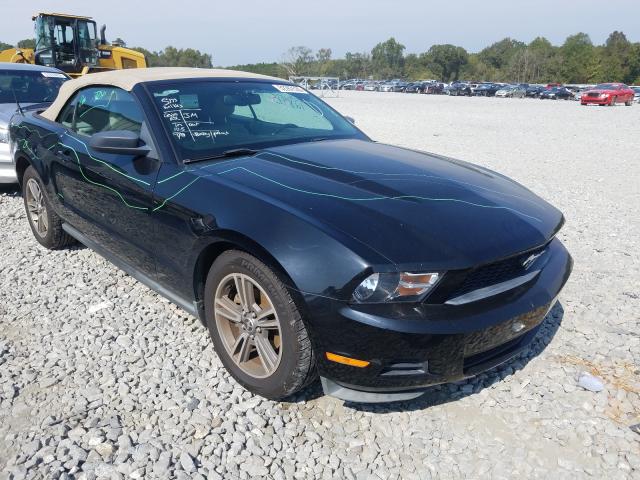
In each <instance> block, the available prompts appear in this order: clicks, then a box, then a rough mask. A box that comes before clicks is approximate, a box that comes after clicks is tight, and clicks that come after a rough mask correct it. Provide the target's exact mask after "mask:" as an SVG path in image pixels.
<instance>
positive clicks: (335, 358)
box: [326, 352, 369, 368]
mask: <svg viewBox="0 0 640 480" xmlns="http://www.w3.org/2000/svg"><path fill="white" fill-rule="evenodd" d="M326 356H327V360H331V361H332V362H336V363H342V364H343V365H349V366H351V367H358V368H364V367H367V366H369V362H367V361H366V360H358V359H356V358H349V357H345V356H342V355H338V354H336V353H331V352H326Z"/></svg>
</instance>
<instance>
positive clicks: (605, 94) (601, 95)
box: [600, 93, 609, 98]
mask: <svg viewBox="0 0 640 480" xmlns="http://www.w3.org/2000/svg"><path fill="white" fill-rule="evenodd" d="M608 96H609V94H608V93H601V94H600V98H607V97H608Z"/></svg>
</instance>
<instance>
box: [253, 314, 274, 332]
mask: <svg viewBox="0 0 640 480" xmlns="http://www.w3.org/2000/svg"><path fill="white" fill-rule="evenodd" d="M256 326H257V327H259V328H264V329H266V330H272V329H275V330H278V329H279V328H280V323H278V319H277V318H275V317H274V318H262V319H260V320H259V321H258V322H257V323H256Z"/></svg>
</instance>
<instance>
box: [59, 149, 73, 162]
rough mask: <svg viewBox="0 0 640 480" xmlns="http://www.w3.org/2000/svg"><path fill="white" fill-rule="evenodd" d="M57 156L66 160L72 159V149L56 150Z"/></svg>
mask: <svg viewBox="0 0 640 480" xmlns="http://www.w3.org/2000/svg"><path fill="white" fill-rule="evenodd" d="M56 156H57V157H58V158H60V159H61V160H64V161H67V162H68V161H71V150H70V149H68V148H60V149H58V151H56Z"/></svg>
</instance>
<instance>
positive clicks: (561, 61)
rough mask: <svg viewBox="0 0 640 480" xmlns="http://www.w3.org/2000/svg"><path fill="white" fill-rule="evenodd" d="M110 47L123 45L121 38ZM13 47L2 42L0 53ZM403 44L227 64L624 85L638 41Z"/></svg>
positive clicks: (635, 78) (175, 54) (287, 71)
mask: <svg viewBox="0 0 640 480" xmlns="http://www.w3.org/2000/svg"><path fill="white" fill-rule="evenodd" d="M34 43H35V42H34V40H33V39H25V40H21V41H20V42H18V44H17V46H18V47H20V48H33V46H34ZM114 43H118V44H120V45H123V46H124V45H125V42H124V41H123V40H121V39H117V40H116V41H114ZM5 48H12V45H9V44H7V43H3V42H0V50H3V49H5ZM133 49H134V50H137V51H139V52H142V53H144V54H145V56H146V58H147V63H148V65H149V66H151V67H164V66H179V67H201V68H211V67H212V65H213V64H212V57H211V55H210V54H208V53H203V52H201V51H200V50H197V49H193V48H184V49H183V48H180V49H179V48H175V47H172V46H168V47H166V48H165V49H163V50H159V51H150V50H147V49H145V48H142V47H133ZM405 50H406V48H405V46H404V45H402V44H401V43H399V42H398V41H397V40H396V39H394V38H390V39H388V40H386V41H384V42H380V43H378V44H377V45H376V46H374V47H373V48H372V49H371V51H370V52H355V53H354V52H347V53H346V54H345V56H344V58H333V56H332V51H331V49H330V48H321V49H319V50H318V51H316V52H313V50H312V49H310V48H308V47H305V46H297V47H292V48H290V49H289V50H288V51H287V52H286V53H285V54H284V55H283V57H282V59H281V61H280V62H271V63H252V64H244V65H235V66H233V67H228V68H232V69H236V70H245V71H249V72H254V73H261V74H264V75H271V76H275V77H282V78H288V77H289V76H328V77H340V78H363V79H368V78H371V79H389V78H404V79H407V80H419V79H428V78H433V79H438V80H443V81H446V82H449V81H451V80H457V79H468V80H487V81H504V82H527V83H546V82H562V83H598V82H613V81H617V82H624V83H628V84H640V42H635V43H633V42H630V41H629V40H628V39H627V37H626V36H625V34H624V33H623V32H618V31H615V32H613V33H611V34H610V35H609V37H608V38H607V40H606V41H605V43H604V44H602V45H595V44H594V43H593V42H592V41H591V39H590V38H589V35H587V34H586V33H577V34H575V35H571V36H569V37H567V39H566V40H565V41H564V43H563V44H562V45H553V44H551V42H550V41H549V40H547V39H546V38H544V37H538V38H536V39H534V40H533V41H532V42H530V43H525V42H521V41H519V40H514V39H512V38H505V39H503V40H500V41H498V42H495V43H494V44H492V45H489V46H488V47H486V48H484V49H482V50H481V51H479V52H477V53H469V52H467V51H466V50H465V49H464V48H462V47H460V46H456V45H451V44H439V45H432V46H431V47H430V48H429V49H428V50H426V51H425V52H423V53H419V54H416V53H408V54H407V53H405Z"/></svg>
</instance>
